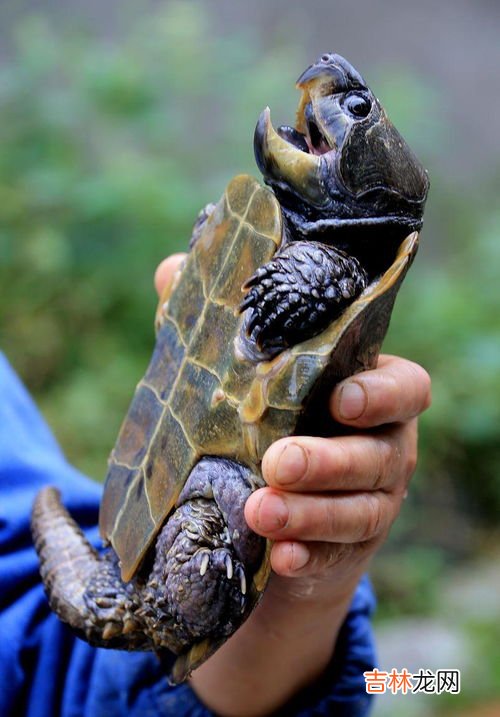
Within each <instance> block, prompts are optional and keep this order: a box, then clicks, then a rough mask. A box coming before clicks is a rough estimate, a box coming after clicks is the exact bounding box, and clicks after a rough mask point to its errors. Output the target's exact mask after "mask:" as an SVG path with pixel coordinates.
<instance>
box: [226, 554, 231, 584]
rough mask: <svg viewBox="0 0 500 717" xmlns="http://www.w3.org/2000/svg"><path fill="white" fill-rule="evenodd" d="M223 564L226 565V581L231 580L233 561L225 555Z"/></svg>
mask: <svg viewBox="0 0 500 717" xmlns="http://www.w3.org/2000/svg"><path fill="white" fill-rule="evenodd" d="M224 562H225V563H226V573H227V579H228V580H231V578H232V577H233V561H232V560H231V556H230V555H226V558H225V561H224Z"/></svg>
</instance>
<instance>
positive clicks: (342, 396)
mask: <svg viewBox="0 0 500 717" xmlns="http://www.w3.org/2000/svg"><path fill="white" fill-rule="evenodd" d="M429 404H430V379H429V376H428V374H427V373H426V371H425V370H424V369H423V368H421V367H420V366H418V365H417V364H415V363H413V362H411V361H407V360H405V359H401V358H397V357H395V356H381V357H380V359H379V362H378V366H377V368H376V369H374V370H371V371H366V372H363V373H360V374H357V375H356V376H354V377H352V378H349V379H346V380H345V381H343V382H342V383H340V384H339V385H338V386H336V388H335V390H334V391H333V393H332V395H331V397H330V411H331V414H332V416H333V418H334V419H335V420H337V421H338V422H340V423H343V424H345V425H348V426H352V428H353V433H352V434H351V435H347V436H342V437H336V438H317V437H309V436H300V437H299V436H293V437H289V438H283V439H281V440H279V441H277V442H276V443H274V444H273V445H272V446H271V447H270V448H269V449H268V450H267V452H266V454H265V456H264V460H263V463H262V470H263V475H264V478H265V480H266V482H267V484H268V486H269V487H266V488H262V489H260V490H258V491H256V492H255V493H254V494H252V496H250V498H249V499H248V501H247V504H246V509H245V516H246V519H247V522H248V524H249V525H250V527H251V528H252V529H253V530H255V532H257V533H259V534H261V535H264V536H265V537H267V538H271V539H273V540H275V541H276V542H275V543H274V545H273V548H272V553H271V563H272V567H273V570H274V572H275V573H276V574H277V575H280V576H286V577H293V578H296V580H295V581H286V584H287V586H288V587H287V588H286V589H287V591H290V592H292V593H294V594H296V595H299V594H300V592H301V590H302V591H303V592H304V594H306V593H307V595H309V596H310V595H311V587H312V585H313V584H314V585H315V589H316V592H318V591H319V590H321V588H324V589H325V590H326V592H327V594H329V593H330V587H329V584H330V583H331V581H332V580H334V581H335V583H336V584H337V585H338V584H339V582H340V583H341V584H344V585H346V586H347V585H351V584H352V581H351V580H349V578H350V577H353V578H354V580H355V581H356V582H357V580H358V579H359V577H360V576H361V574H362V572H363V571H364V570H366V567H367V563H368V561H369V559H370V557H371V556H372V555H373V553H374V552H375V551H376V550H377V548H378V547H380V545H381V544H382V543H383V541H384V540H385V538H386V536H387V534H388V532H389V529H390V527H391V525H392V523H393V522H394V520H395V518H396V516H397V515H398V513H399V510H400V507H401V503H402V500H403V498H404V497H405V495H406V491H407V486H408V482H409V480H410V478H411V476H412V474H413V472H414V469H415V465H416V460H417V416H418V415H419V414H420V413H421V412H422V411H424V410H425V409H426V408H427V407H428V406H429ZM340 578H341V580H339V579H340ZM282 587H283V589H285V588H284V586H283V584H282Z"/></svg>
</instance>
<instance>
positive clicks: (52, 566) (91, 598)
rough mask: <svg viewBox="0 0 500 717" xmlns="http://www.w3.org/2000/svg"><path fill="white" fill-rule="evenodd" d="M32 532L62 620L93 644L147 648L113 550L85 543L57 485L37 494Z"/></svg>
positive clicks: (52, 603)
mask: <svg viewBox="0 0 500 717" xmlns="http://www.w3.org/2000/svg"><path fill="white" fill-rule="evenodd" d="M31 530H32V535H33V542H34V544H35V549H36V551H37V553H38V557H39V559H40V574H41V576H42V580H43V583H44V586H45V592H46V594H47V597H48V600H49V604H50V607H51V608H52V610H53V611H54V612H55V613H56V614H57V615H58V617H59V618H60V619H61V620H62V621H63V622H66V623H68V624H69V625H70V626H71V627H72V628H73V630H74V631H75V632H76V633H77V634H78V635H79V636H80V637H83V638H84V639H85V640H87V641H88V642H90V643H91V644H92V645H98V646H101V647H110V648H121V649H130V650H138V649H139V650H140V649H151V646H150V644H149V641H148V640H147V638H145V636H144V633H143V629H142V628H143V625H142V624H141V621H140V618H138V617H137V616H136V615H135V614H134V613H135V607H136V604H137V600H136V599H135V597H136V596H135V586H134V585H133V584H129V585H125V584H124V583H123V582H122V580H121V578H120V571H119V567H118V562H117V560H116V556H115V555H114V552H113V551H112V550H107V551H105V552H104V553H102V554H99V553H97V551H96V550H95V549H94V548H93V547H92V546H91V545H90V543H89V542H88V540H87V539H86V537H85V536H84V534H83V532H82V531H81V529H80V528H79V526H78V525H77V524H76V523H75V521H74V520H73V518H72V517H71V516H70V515H69V513H68V511H67V510H66V509H65V508H64V506H63V505H62V503H61V501H60V493H59V491H58V490H57V489H56V488H53V487H46V488H43V489H42V490H41V491H40V492H39V493H38V495H37V496H36V498H35V502H34V505H33V511H32V517H31Z"/></svg>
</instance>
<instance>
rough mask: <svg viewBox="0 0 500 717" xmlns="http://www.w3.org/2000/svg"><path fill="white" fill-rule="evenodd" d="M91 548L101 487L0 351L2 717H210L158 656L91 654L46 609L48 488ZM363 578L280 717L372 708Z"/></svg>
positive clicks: (367, 595) (370, 602) (357, 716)
mask: <svg viewBox="0 0 500 717" xmlns="http://www.w3.org/2000/svg"><path fill="white" fill-rule="evenodd" d="M48 483H50V484H51V485H54V486H57V487H58V488H59V489H60V490H61V492H62V498H63V501H64V503H65V505H66V506H67V507H68V509H69V510H70V512H71V513H72V514H73V516H74V517H75V519H76V520H77V522H78V523H79V524H80V525H81V526H82V527H83V528H84V530H85V532H86V534H87V536H88V537H89V539H90V540H91V542H93V543H94V544H96V545H98V544H99V537H98V531H97V527H96V525H97V514H98V507H99V500H100V495H101V486H99V485H98V484H96V483H94V482H93V481H90V480H89V479H88V478H86V477H84V476H83V475H81V474H80V473H79V472H78V471H76V470H75V469H74V468H72V467H71V466H70V465H68V463H67V462H66V460H65V458H64V455H63V454H62V452H61V450H60V449H59V447H58V445H57V443H56V442H55V440H54V438H53V436H52V434H51V433H50V431H49V429H48V428H47V426H46V424H45V423H44V422H43V420H42V418H41V416H40V415H39V413H38V412H37V409H36V407H35V406H34V404H33V402H32V401H31V399H30V397H29V395H28V394H27V392H26V391H25V389H24V388H23V386H22V385H21V383H20V382H19V379H18V378H17V377H16V375H15V374H14V372H13V371H12V369H11V368H10V367H9V365H8V363H7V361H6V360H5V358H4V357H3V356H2V355H1V354H0V715H1V716H2V717H11V716H12V717H13V716H14V715H15V716H16V717H21V716H22V715H25V716H26V717H57V716H59V715H60V716H62V717H114V716H116V715H127V716H128V717H149V716H151V717H153V715H154V717H161V716H162V715H173V716H174V717H184V716H187V715H190V716H191V717H202V716H203V717H207V716H208V715H210V714H211V712H210V711H209V710H207V709H206V708H205V707H204V706H203V704H202V703H201V702H200V701H199V699H198V698H197V697H196V695H195V694H194V692H193V691H192V690H191V688H190V687H189V685H187V684H184V685H180V686H176V687H171V686H169V685H168V683H167V680H166V679H165V676H164V673H163V672H162V670H161V668H160V664H159V662H158V660H157V659H156V657H155V655H153V654H152V653H139V652H137V653H128V652H121V651H116V650H105V649H100V648H94V647H91V646H90V645H88V644H87V643H85V642H83V641H81V640H79V639H78V638H76V637H75V636H74V635H73V634H72V632H71V631H70V629H69V628H68V627H67V626H66V625H64V624H63V623H61V622H60V621H59V620H58V618H57V617H56V616H55V615H54V614H52V613H51V612H50V609H49V607H48V604H47V601H46V599H45V596H44V592H43V587H42V585H41V582H40V578H39V575H38V562H37V556H36V554H35V551H34V548H33V545H32V542H31V537H30V528H29V520H30V509H31V504H32V502H33V499H34V496H35V494H36V492H37V491H38V490H39V489H40V488H41V487H42V486H43V485H45V484H48ZM373 607H374V598H373V594H372V592H371V588H370V585H369V583H368V581H367V580H366V579H365V580H363V581H362V582H361V583H360V585H359V587H358V590H357V591H356V594H355V596H354V599H353V602H352V606H351V609H350V612H349V614H348V617H347V619H346V621H345V624H344V626H343V628H342V631H341V634H340V637H339V640H338V645H337V649H336V651H335V656H334V658H333V660H332V662H331V664H330V666H329V668H328V670H327V671H326V673H325V675H324V677H323V679H322V680H321V682H319V683H317V684H316V685H314V687H311V688H308V689H307V690H305V691H304V692H303V693H302V694H300V695H299V696H298V697H297V698H296V699H295V700H294V702H293V704H292V705H289V706H287V707H286V709H285V710H284V714H286V715H287V716H288V715H297V716H299V715H300V716H301V717H305V716H306V715H307V716H310V715H337V716H341V717H342V716H345V717H347V716H349V717H361V716H362V715H366V714H367V712H368V709H369V695H367V694H366V692H365V682H364V678H363V671H365V670H371V669H373V665H374V648H373V640H372V633H371V627H370V614H371V612H372V611H373Z"/></svg>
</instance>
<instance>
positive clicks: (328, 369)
mask: <svg viewBox="0 0 500 717" xmlns="http://www.w3.org/2000/svg"><path fill="white" fill-rule="evenodd" d="M281 240H282V217H281V209H280V206H279V204H278V201H277V199H276V198H275V196H274V194H273V193H272V192H271V191H270V190H268V189H267V188H264V187H261V186H260V185H259V184H258V182H257V181H256V180H254V179H253V178H251V177H249V176H246V175H242V176H238V177H235V178H234V179H233V180H232V181H231V182H230V183H229V185H228V187H227V189H226V191H225V193H224V195H223V197H222V199H221V200H220V201H219V203H218V204H217V205H216V207H215V209H214V210H213V211H212V213H211V214H210V215H209V216H208V218H207V220H206V221H205V223H204V224H203V225H202V227H201V230H200V233H199V236H198V238H197V240H196V242H195V244H194V246H193V248H192V249H191V251H190V252H189V254H188V255H187V258H186V261H185V263H184V265H183V268H182V271H181V272H180V275H179V276H178V277H177V278H176V279H175V280H174V281H173V282H171V284H170V286H168V287H167V289H166V291H165V293H164V295H163V296H162V299H161V301H160V307H159V312H158V315H157V326H158V335H157V342H156V347H155V350H154V354H153V356H152V359H151V363H150V365H149V367H148V370H147V372H146V375H145V376H144V378H143V379H142V380H141V381H140V383H139V384H138V386H137V390H136V392H135V395H134V398H133V401H132V404H131V406H130V409H129V412H128V415H127V416H126V418H125V421H124V423H123V426H122V428H121V431H120V434H119V437H118V441H117V444H116V446H115V448H114V450H113V452H112V454H111V457H110V464H109V471H108V475H107V480H106V486H105V491H104V497H103V500H102V504H101V511H100V529H101V533H102V536H103V537H104V538H105V539H106V540H109V541H110V542H111V543H112V545H113V547H114V549H115V551H116V552H117V554H118V556H119V558H120V561H121V570H122V577H123V579H124V580H126V581H127V580H130V579H131V578H132V577H133V575H134V574H135V573H136V571H137V570H138V568H139V566H140V564H141V562H142V560H143V559H144V557H145V555H146V553H147V551H148V548H149V547H150V545H151V544H152V542H153V541H154V539H155V537H156V535H157V533H158V531H159V530H160V528H161V526H162V524H163V523H164V521H165V519H166V518H167V516H168V514H169V513H170V512H171V510H172V509H173V507H174V506H175V503H176V501H177V499H178V497H179V494H180V492H181V490H182V488H183V486H184V484H185V482H186V480H187V477H188V476H189V473H190V471H191V470H192V468H193V467H194V465H195V464H196V463H197V462H198V460H199V459H200V458H201V457H202V456H210V455H213V456H222V457H227V458H234V459H236V460H238V461H240V462H242V463H244V464H246V465H248V466H249V467H250V468H252V469H253V470H254V471H255V473H256V474H257V475H260V464H261V460H262V457H263V455H264V452H265V451H266V449H267V448H268V446H269V445H270V444H271V443H273V442H274V441H275V440H277V439H278V438H280V437H282V436H285V435H290V434H293V433H294V432H297V431H299V430H300V432H301V433H304V432H309V433H317V432H320V429H321V426H318V425H317V421H316V422H315V417H317V416H319V415H321V412H320V411H319V410H316V408H315V406H316V405H318V406H319V405H320V403H321V398H322V397H323V399H324V389H325V384H328V388H329V389H331V386H332V385H333V384H334V383H335V382H337V381H339V380H341V379H343V378H345V377H346V376H348V375H352V374H353V373H355V372H357V371H360V370H363V369H366V368H368V367H370V366H373V365H374V363H375V361H376V359H377V355H378V352H379V348H380V345H381V343H382V340H383V337H384V335H385V332H386V329H387V326H388V322H389V317H390V313H391V309H392V304H393V302H394V299H395V296H396V293H397V290H398V288H399V284H400V282H401V280H402V279H403V277H404V274H405V273H406V270H407V268H408V266H409V264H410V262H411V259H412V258H413V256H414V253H415V251H416V248H417V244H418V235H417V234H416V233H413V234H411V235H410V236H408V237H407V239H406V240H405V241H404V242H403V243H402V245H401V246H400V248H399V251H398V253H397V256H396V257H395V260H394V262H393V264H392V265H391V267H390V268H389V269H388V270H387V271H386V272H385V274H384V275H383V276H382V277H379V278H378V279H377V280H375V281H373V282H372V283H371V284H370V285H369V286H368V287H367V289H366V290H365V291H364V292H363V294H362V295H361V296H360V297H359V298H358V299H357V300H356V301H355V302H354V303H353V304H351V305H350V306H349V308H348V309H347V310H346V311H345V312H344V314H343V315H342V316H341V317H340V318H338V319H337V320H336V321H334V322H333V323H332V324H331V325H330V326H329V327H328V328H327V329H326V330H324V331H323V332H322V333H320V334H318V335H317V336H315V337H313V338H311V339H309V340H307V341H304V342H302V343H300V344H297V345H296V346H294V347H293V348H290V349H287V350H285V351H283V352H282V353H280V354H279V355H278V356H276V357H275V358H274V359H272V360H269V361H257V360H255V359H254V360H252V359H250V358H248V357H247V356H246V354H245V352H244V351H242V350H241V349H242V335H243V330H244V329H243V327H242V325H243V320H244V317H243V316H242V315H240V314H239V312H238V307H239V304H240V302H241V299H242V288H241V287H242V285H243V284H244V282H245V281H246V280H247V279H248V278H249V277H250V276H252V274H254V272H255V271H256V269H257V268H258V267H259V266H261V265H263V264H265V263H266V262H268V261H269V260H270V259H271V258H272V256H273V255H274V253H275V252H276V250H277V249H278V248H279V246H280V244H281ZM329 430H330V429H329ZM268 553H269V550H267V551H266V556H268ZM268 574H269V561H268V559H267V558H266V559H265V560H264V564H263V565H262V567H261V569H260V570H259V572H258V574H257V575H256V576H255V577H254V584H253V586H252V587H253V590H254V592H255V594H256V595H257V594H258V593H260V592H262V590H263V588H264V586H265V582H266V580H267V577H268Z"/></svg>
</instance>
